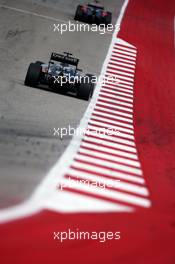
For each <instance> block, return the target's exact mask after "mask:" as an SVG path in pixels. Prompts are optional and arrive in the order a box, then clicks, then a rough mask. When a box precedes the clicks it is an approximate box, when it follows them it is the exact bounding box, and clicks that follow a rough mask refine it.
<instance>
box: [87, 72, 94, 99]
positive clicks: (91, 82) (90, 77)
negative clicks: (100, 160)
mask: <svg viewBox="0 0 175 264" xmlns="http://www.w3.org/2000/svg"><path fill="white" fill-rule="evenodd" d="M86 76H89V79H90V80H89V82H90V84H91V89H92V91H91V97H92V96H93V93H94V89H95V83H94V80H95V78H96V77H95V76H94V75H93V74H86Z"/></svg>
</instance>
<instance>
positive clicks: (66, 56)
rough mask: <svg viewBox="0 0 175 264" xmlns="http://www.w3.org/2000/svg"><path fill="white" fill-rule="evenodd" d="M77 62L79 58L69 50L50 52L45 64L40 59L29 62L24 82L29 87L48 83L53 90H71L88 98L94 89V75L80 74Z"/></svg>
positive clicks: (79, 95) (81, 97)
mask: <svg viewBox="0 0 175 264" xmlns="http://www.w3.org/2000/svg"><path fill="white" fill-rule="evenodd" d="M78 63H79V59H77V58H75V57H73V56H72V54H71V53H69V52H64V53H63V54H59V53H55V52H52V53H51V56H50V60H49V62H48V63H47V64H46V63H44V62H42V61H36V62H35V63H30V65H29V67H28V70H27V74H26V77H25V81H24V84H25V85H26V86H31V87H37V86H40V85H48V86H49V88H51V89H52V90H53V91H55V92H63V93H65V94H66V93H68V92H71V93H74V94H75V95H76V96H77V97H78V98H80V99H84V100H89V99H90V98H91V97H92V94H93V91H94V86H95V83H94V82H93V77H94V76H93V75H92V74H86V75H85V74H82V70H80V69H78Z"/></svg>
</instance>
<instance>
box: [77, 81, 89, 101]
mask: <svg viewBox="0 0 175 264" xmlns="http://www.w3.org/2000/svg"><path fill="white" fill-rule="evenodd" d="M92 92H93V88H92V85H91V83H89V82H87V81H86V82H84V83H81V84H80V86H79V87H78V91H77V97H78V98H80V99H82V100H86V101H88V100H89V99H90V98H91V97H92Z"/></svg>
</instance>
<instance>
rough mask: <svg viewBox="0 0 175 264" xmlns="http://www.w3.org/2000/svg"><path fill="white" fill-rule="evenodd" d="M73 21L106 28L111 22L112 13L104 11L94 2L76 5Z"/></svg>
mask: <svg viewBox="0 0 175 264" xmlns="http://www.w3.org/2000/svg"><path fill="white" fill-rule="evenodd" d="M74 20H77V21H81V22H85V23H89V24H93V23H94V24H97V25H100V24H104V25H105V26H107V25H108V24H111V22H112V13H111V12H108V11H105V9H104V7H103V6H102V5H101V4H99V3H98V1H95V2H94V3H89V4H85V5H78V7H77V10H76V13H75V17H74Z"/></svg>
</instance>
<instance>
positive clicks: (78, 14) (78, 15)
mask: <svg viewBox="0 0 175 264" xmlns="http://www.w3.org/2000/svg"><path fill="white" fill-rule="evenodd" d="M82 17H83V12H82V10H81V5H78V7H77V10H76V13H75V17H74V20H77V21H81V20H82Z"/></svg>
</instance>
